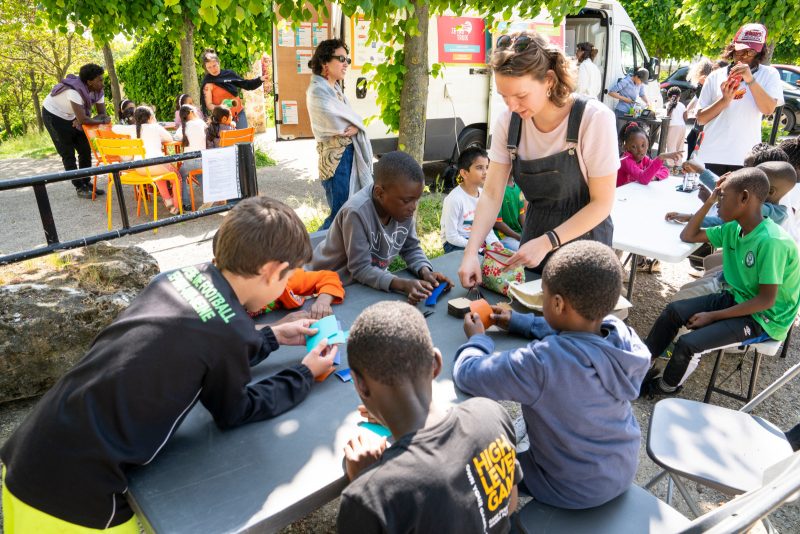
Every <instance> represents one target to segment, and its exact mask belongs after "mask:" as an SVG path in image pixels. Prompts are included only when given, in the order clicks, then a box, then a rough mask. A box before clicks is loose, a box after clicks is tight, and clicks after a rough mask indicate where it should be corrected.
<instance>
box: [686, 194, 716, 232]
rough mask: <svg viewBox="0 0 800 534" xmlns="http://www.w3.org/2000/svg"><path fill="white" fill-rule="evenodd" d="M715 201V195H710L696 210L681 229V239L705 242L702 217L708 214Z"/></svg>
mask: <svg viewBox="0 0 800 534" xmlns="http://www.w3.org/2000/svg"><path fill="white" fill-rule="evenodd" d="M716 201H717V197H716V195H711V196H710V197H708V200H706V201H705V203H704V204H703V206H702V207H701V208H700V209H699V210H697V211H696V212H695V213H694V215H692V218H691V219H689V222H688V223H686V226H685V227H684V228H683V230H682V231H681V241H684V242H686V243H705V242H707V241H708V237H706V232H705V230H703V229H702V224H703V219H705V217H706V215H708V212H709V210H711V206H713V205H714V203H715V202H716Z"/></svg>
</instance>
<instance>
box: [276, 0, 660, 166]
mask: <svg viewBox="0 0 800 534" xmlns="http://www.w3.org/2000/svg"><path fill="white" fill-rule="evenodd" d="M320 23H321V24H325V23H324V22H320ZM327 23H329V26H328V28H329V35H330V36H336V37H339V38H341V39H343V40H344V41H345V42H346V43H348V46H350V49H351V50H350V56H351V58H352V59H353V64H352V65H351V68H350V69H348V71H347V77H346V79H345V82H344V87H345V95H346V96H347V98H348V100H349V102H350V105H351V106H352V107H353V109H354V110H355V111H356V112H357V113H358V114H359V115H360V116H361V117H364V118H367V117H373V116H377V115H378V114H379V111H380V110H379V109H378V106H377V104H376V101H375V99H376V94H375V91H374V90H373V89H371V88H370V87H369V85H368V83H367V82H368V80H369V78H370V76H371V75H372V74H370V75H364V74H362V72H361V67H362V65H363V63H364V62H366V61H370V62H372V63H376V62H379V61H381V60H382V57H381V55H380V44H378V43H372V42H367V41H366V40H365V36H366V28H367V27H368V24H369V22H368V21H364V20H362V19H360V18H355V17H354V18H348V17H344V16H342V14H341V10H340V9H338V6H337V5H335V4H334V5H333V6H332V9H331V10H330V17H329V18H328V19H327ZM484 27H485V25H484V21H482V20H481V19H480V18H476V17H468V16H465V17H457V16H442V17H431V19H430V26H429V32H428V35H429V37H428V58H429V62H430V64H431V65H432V64H434V63H439V62H441V63H444V64H445V67H444V68H443V69H442V74H441V76H439V77H437V78H433V77H432V78H431V79H430V83H429V88H428V106H427V119H426V125H425V152H424V159H425V160H426V161H440V160H454V159H455V158H456V157H457V156H458V149H459V148H460V149H462V150H463V149H464V147H466V146H473V145H480V146H485V145H486V141H487V136H488V129H489V128H488V127H489V125H491V122H492V116H495V115H496V113H497V111H498V107H499V106H503V105H504V104H502V100H500V99H499V98H497V97H496V96H495V97H494V98H493V97H492V90H491V89H492V85H493V83H492V79H491V75H490V69H489V68H488V66H487V65H486V52H487V50H491V48H492V46H493V43H494V40H495V39H496V36H492V35H490V34H489V33H488V32H485V33H484V32H483V28H484ZM518 28H532V29H536V30H537V31H540V32H542V33H546V34H547V35H548V36H549V37H550V39H551V41H552V42H554V43H558V44H559V46H561V47H562V48H563V49H564V50H565V52H566V54H567V55H568V56H574V55H575V45H576V44H577V43H580V42H584V41H588V42H591V43H592V44H593V45H594V46H595V47H596V48H597V49H598V54H597V57H596V58H595V63H596V64H597V66H598V68H599V69H600V72H601V74H602V76H603V93H604V94H603V101H604V102H605V103H606V104H607V105H608V106H609V107H611V108H613V107H614V106H615V105H616V103H617V101H616V99H614V98H611V97H609V96H608V95H607V93H608V89H609V88H610V87H612V86H613V85H614V84H615V83H616V82H617V81H618V80H619V79H620V78H622V77H624V76H625V75H627V74H628V73H631V72H633V71H634V70H636V69H638V68H641V67H644V68H646V69H647V70H648V71H649V72H650V80H651V81H650V82H649V83H648V84H647V89H646V91H647V95H648V98H649V100H650V102H651V103H653V105H654V107H655V108H656V109H659V108H660V107H661V105H662V101H661V93H660V91H659V86H658V82H657V79H658V72H659V69H660V65H659V60H658V58H651V57H649V56H648V54H647V50H646V49H645V47H644V45H643V44H642V40H641V38H640V37H639V34H638V32H637V31H636V28H635V27H634V26H633V23H632V22H631V19H630V17H628V14H627V13H626V12H625V9H624V8H623V7H622V6H621V5H620V3H619V2H618V1H616V0H611V1H605V2H603V1H593V0H589V1H588V2H587V3H586V6H585V7H584V8H583V9H582V10H581V11H580V12H579V13H577V14H575V15H570V16H568V17H567V18H566V20H565V21H564V22H563V23H562V24H561V26H560V27H559V26H556V27H553V24H552V20H548V18H547V17H546V16H544V17H538V18H537V19H535V20H533V21H516V22H514V23H511V24H510V26H509V27H508V28H507V29H506V30H505V31H513V30H516V29H518ZM326 29H327V28H326ZM505 31H504V33H505ZM276 33H277V31H276ZM465 33H469V34H470V35H466V36H465V35H464V34H465ZM456 34H458V35H456ZM456 38H458V39H464V41H463V42H464V44H459V43H458V42H456ZM440 39H441V42H440ZM276 45H277V41H276ZM274 57H275V81H276V114H275V116H276V118H277V120H276V123H277V124H276V127H277V128H278V139H281V138H286V137H288V136H287V135H282V131H281V124H280V123H281V118H282V115H281V109H282V107H281V104H280V102H279V99H280V86H281V72H280V69H281V65H280V64H279V62H278V57H279V55H278V54H274ZM299 57H300V56H299V52H298V58H299ZM283 67H284V68H285V69H289V70H291V69H297V70H298V71H299V69H300V67H299V66H297V65H295V64H291V65H284V66H283ZM290 74H291V75H292V76H296V74H295V73H294V72H291V73H290ZM292 98H294V101H293V104H292V105H295V106H297V108H299V109H298V110H297V112H298V113H299V114H300V115H301V116H302V114H303V113H304V112H305V110H304V108H305V101H304V100H303V101H301V98H300V97H299V96H293V97H292ZM293 112H294V110H293ZM293 116H294V117H295V118H296V117H297V115H293ZM300 124H303V121H302V117H301V119H300ZM287 131H288V130H287ZM291 131H292V136H291V138H294V137H296V136H297V135H296V134H295V133H294V132H296V129H295V130H291ZM367 133H368V134H369V138H370V140H371V142H372V145H373V149H374V152H375V154H376V155H379V154H383V153H386V152H389V151H391V150H395V149H396V148H397V134H394V133H392V132H388V129H387V127H386V125H385V124H383V123H382V122H381V121H380V120H379V119H377V118H376V119H374V120H372V121H371V122H370V123H369V125H368V127H367ZM303 135H306V134H304V133H301V136H303Z"/></svg>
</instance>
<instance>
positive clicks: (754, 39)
mask: <svg viewBox="0 0 800 534" xmlns="http://www.w3.org/2000/svg"><path fill="white" fill-rule="evenodd" d="M766 40H767V29H766V27H764V25H762V24H745V25H744V26H742V27H741V28H739V31H738V32H736V36H735V37H734V39H733V42H732V43H731V44H729V45H728V46H727V47H726V48H725V50H724V51H723V57H724V59H726V60H729V61H731V62H732V63H731V65H730V66H729V67H728V69H717V70H715V71H713V72H711V74H709V75H708V77H707V78H706V83H705V84H703V90H702V91H701V93H700V100H699V103H698V106H699V108H700V111H698V113H697V123H698V124H701V125H705V128H704V132H705V134H704V138H703V144H702V145H701V147H700V150H699V151H698V153H697V155H696V156H695V157H696V158H697V159H698V160H700V161H702V162H703V163H705V164H706V167H707V168H708V169H709V170H710V171H711V172H713V173H714V174H716V175H717V176H722V175H723V174H725V173H726V172H730V171H732V170H736V169H738V168H740V167H742V164H743V160H744V157H745V155H746V154H747V152H748V151H749V150H750V147H752V146H754V145H756V144H757V143H759V142H760V141H761V117H762V115H768V114H770V113H772V112H773V111H774V110H775V108H776V107H777V106H780V105H783V89H782V87H781V79H780V75H779V74H778V71H777V70H775V69H774V68H773V67H770V66H769V65H762V64H761V62H762V61H763V59H764V56H765V52H766V50H765V46H764V45H765V43H766Z"/></svg>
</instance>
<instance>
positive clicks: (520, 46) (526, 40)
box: [497, 34, 531, 54]
mask: <svg viewBox="0 0 800 534" xmlns="http://www.w3.org/2000/svg"><path fill="white" fill-rule="evenodd" d="M529 44H531V38H530V37H528V36H527V35H525V34H522V35H519V36H517V38H516V39H515V38H513V37H511V36H510V35H501V36H500V37H498V38H497V48H512V49H513V50H514V52H516V53H517V54H519V53H520V52H522V51H524V50H525V49H526V48H528V45H529Z"/></svg>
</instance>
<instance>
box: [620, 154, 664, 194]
mask: <svg viewBox="0 0 800 534" xmlns="http://www.w3.org/2000/svg"><path fill="white" fill-rule="evenodd" d="M620 165H621V167H620V170H619V173H618V174H617V187H619V186H620V185H624V184H627V183H630V182H639V183H640V184H642V185H647V184H649V183H650V182H651V181H652V180H653V176H656V175H657V173H658V172H659V170H660V169H663V171H664V173H665V174H664V176H662V177H661V178H666V177H667V174H669V171H668V170H667V168H666V167H664V163H663V162H662V161H661V160H660V159H658V158H656V159H654V160H651V159H650V158H648V157H647V156H645V157H644V159H643V160H642V166H643V167H644V168H640V167H639V166H638V165H636V162H635V161H633V158H632V157H630V156H629V155H628V154H627V153H626V154H625V155H624V156H623V157H622V160H620Z"/></svg>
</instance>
